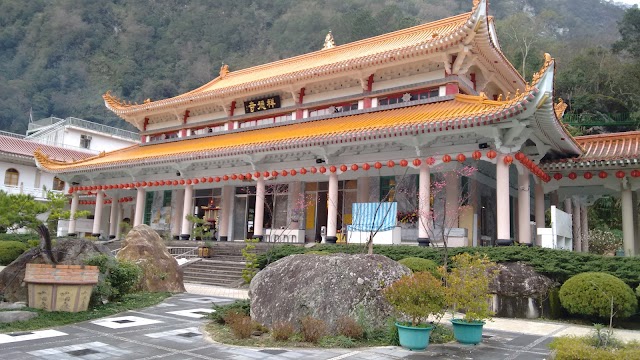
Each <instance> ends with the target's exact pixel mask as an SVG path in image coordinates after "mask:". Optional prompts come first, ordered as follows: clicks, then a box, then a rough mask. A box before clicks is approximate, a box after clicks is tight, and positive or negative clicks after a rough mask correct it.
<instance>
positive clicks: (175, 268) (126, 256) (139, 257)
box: [116, 224, 186, 293]
mask: <svg viewBox="0 0 640 360" xmlns="http://www.w3.org/2000/svg"><path fill="white" fill-rule="evenodd" d="M116 257H117V258H118V259H121V260H128V261H132V262H134V263H136V264H138V266H140V268H142V277H141V278H140V282H139V284H138V288H139V290H142V291H149V292H164V291H167V292H171V293H181V292H185V291H186V290H185V289H184V283H183V281H182V269H181V268H180V266H179V265H178V262H177V261H176V259H175V258H174V257H173V256H171V254H169V251H168V250H167V246H166V245H165V244H164V242H163V240H162V238H161V237H160V235H158V233H157V232H155V231H154V230H153V229H152V228H151V227H150V226H148V225H144V224H142V225H138V226H136V227H134V228H133V229H131V231H129V234H127V237H126V238H125V239H124V241H123V242H122V248H121V249H120V251H119V252H118V255H116Z"/></svg>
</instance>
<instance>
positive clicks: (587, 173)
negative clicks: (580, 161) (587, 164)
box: [582, 171, 593, 180]
mask: <svg viewBox="0 0 640 360" xmlns="http://www.w3.org/2000/svg"><path fill="white" fill-rule="evenodd" d="M582 176H584V178H585V179H587V180H591V178H592V177H593V174H592V173H591V172H589V171H587V172H586V173H584V175H582Z"/></svg>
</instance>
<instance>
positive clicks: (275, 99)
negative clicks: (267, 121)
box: [244, 95, 280, 114]
mask: <svg viewBox="0 0 640 360" xmlns="http://www.w3.org/2000/svg"><path fill="white" fill-rule="evenodd" d="M279 107H280V95H275V96H270V97H266V98H262V99H255V100H251V101H245V102H244V112H245V114H251V113H255V112H259V111H264V110H271V109H277V108H279Z"/></svg>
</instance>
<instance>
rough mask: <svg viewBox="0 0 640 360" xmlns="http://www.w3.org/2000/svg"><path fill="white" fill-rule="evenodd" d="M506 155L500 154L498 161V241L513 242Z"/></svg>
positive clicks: (502, 242)
mask: <svg viewBox="0 0 640 360" xmlns="http://www.w3.org/2000/svg"><path fill="white" fill-rule="evenodd" d="M503 159H504V155H500V156H498V161H497V162H496V217H497V219H496V222H497V225H498V226H497V228H498V229H497V230H498V231H497V239H496V240H497V243H498V244H500V245H506V244H511V218H510V216H511V209H510V204H509V165H507V164H505V163H504V161H503Z"/></svg>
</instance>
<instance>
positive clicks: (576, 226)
mask: <svg viewBox="0 0 640 360" xmlns="http://www.w3.org/2000/svg"><path fill="white" fill-rule="evenodd" d="M571 210H572V213H573V219H572V220H573V251H575V252H582V229H581V228H582V221H581V220H580V202H579V201H578V199H576V198H573V207H572V208H571Z"/></svg>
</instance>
